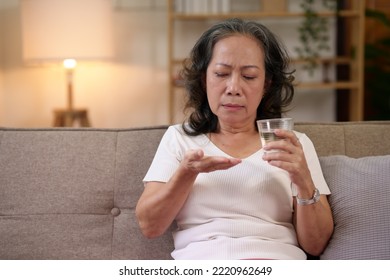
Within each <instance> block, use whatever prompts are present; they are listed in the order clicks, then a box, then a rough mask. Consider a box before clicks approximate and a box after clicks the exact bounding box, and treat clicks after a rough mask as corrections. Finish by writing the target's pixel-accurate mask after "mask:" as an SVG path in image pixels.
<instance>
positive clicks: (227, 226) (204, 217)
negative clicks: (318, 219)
mask: <svg viewBox="0 0 390 280" xmlns="http://www.w3.org/2000/svg"><path fill="white" fill-rule="evenodd" d="M295 133H296V135H297V136H298V138H299V139H300V142H301V144H302V146H303V147H304V152H305V156H306V160H307V163H308V166H309V168H310V172H311V174H312V177H313V181H314V184H315V186H316V187H317V188H318V189H319V190H320V193H321V194H329V193H330V191H329V188H328V186H327V184H326V182H325V180H324V177H323V175H322V171H321V167H320V164H319V161H318V158H317V154H316V152H315V150H314V146H313V144H312V142H311V141H310V139H309V138H308V137H307V136H306V135H305V134H302V133H299V132H295ZM259 141H260V139H259ZM199 148H201V149H203V151H204V153H205V155H209V156H211V155H215V156H226V157H230V156H229V155H227V154H226V153H224V152H223V151H222V150H220V149H219V148H218V147H217V146H216V145H214V144H213V143H212V142H211V141H210V140H209V138H208V137H207V136H206V135H200V136H196V137H192V136H187V135H186V134H184V132H183V130H182V128H181V126H180V125H174V126H171V127H169V128H168V130H167V132H166V133H165V135H164V136H163V138H162V140H161V142H160V145H159V148H158V150H157V152H156V155H155V158H154V160H153V162H152V164H151V166H150V169H149V171H148V172H147V174H146V176H145V178H144V182H148V181H158V182H167V181H168V180H169V179H170V177H171V176H172V175H173V173H174V172H175V171H176V169H177V167H178V165H179V164H180V161H181V159H182V158H183V156H184V154H185V152H186V151H187V150H189V149H199ZM263 153H264V151H263V150H262V149H261V150H259V151H257V152H255V153H254V154H252V155H250V156H249V157H247V158H244V159H242V162H241V163H240V164H238V165H236V166H234V167H232V168H230V169H228V170H220V171H214V172H210V173H201V174H199V175H198V177H197V179H196V181H195V183H194V186H193V189H192V192H191V193H190V195H189V197H188V199H187V201H186V202H185V204H184V206H183V208H182V209H181V211H180V212H179V214H178V216H177V217H176V222H177V226H178V227H177V230H176V231H175V232H174V236H173V237H174V244H175V250H174V251H173V252H172V257H173V258H174V259H253V258H255V259H258V258H260V259H305V258H306V255H305V253H304V252H303V251H302V250H301V249H300V248H299V246H298V242H297V238H296V233H295V230H294V226H293V224H292V216H293V206H292V197H293V196H294V195H296V191H295V189H294V188H292V186H291V180H290V178H289V176H288V173H287V172H286V171H284V170H282V169H280V168H277V167H273V166H271V165H270V164H268V163H267V162H266V161H264V160H262V154H263Z"/></svg>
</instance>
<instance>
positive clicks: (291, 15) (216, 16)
mask: <svg viewBox="0 0 390 280" xmlns="http://www.w3.org/2000/svg"><path fill="white" fill-rule="evenodd" d="M318 15H319V16H321V17H335V16H338V17H359V16H360V14H359V11H339V12H338V13H337V14H336V13H335V12H321V13H318ZM304 16H305V14H304V13H301V12H288V11H285V12H232V13H228V14H211V13H209V14H195V13H194V14H184V13H172V14H171V15H170V18H171V19H175V20H213V19H215V20H221V19H228V18H234V17H237V18H247V19H260V18H297V17H304Z"/></svg>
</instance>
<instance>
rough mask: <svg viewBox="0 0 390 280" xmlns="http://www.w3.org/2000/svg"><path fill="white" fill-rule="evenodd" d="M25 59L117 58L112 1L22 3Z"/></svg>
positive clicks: (41, 0) (36, 0)
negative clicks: (113, 33) (114, 48)
mask: <svg viewBox="0 0 390 280" xmlns="http://www.w3.org/2000/svg"><path fill="white" fill-rule="evenodd" d="M20 3H21V21H22V42H23V59H24V60H25V61H50V60H55V61H57V60H63V59H66V58H74V59H78V60H95V59H105V58H110V57H112V56H113V35H112V2H111V0H21V2H20Z"/></svg>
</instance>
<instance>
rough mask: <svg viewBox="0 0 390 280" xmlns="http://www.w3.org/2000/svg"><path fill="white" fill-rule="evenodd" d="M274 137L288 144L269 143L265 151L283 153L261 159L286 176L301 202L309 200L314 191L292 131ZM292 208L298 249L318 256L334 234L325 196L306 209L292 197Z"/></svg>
mask: <svg viewBox="0 0 390 280" xmlns="http://www.w3.org/2000/svg"><path fill="white" fill-rule="evenodd" d="M275 133H277V134H278V136H280V137H283V138H285V139H286V140H287V141H274V142H270V143H268V144H267V145H266V147H264V149H265V150H268V149H279V150H282V152H277V153H266V154H265V155H264V157H263V159H264V160H267V161H268V162H269V163H270V164H271V165H273V166H276V167H279V168H282V169H284V170H286V171H287V172H288V173H289V175H290V178H291V182H292V183H293V184H294V185H295V187H296V190H297V196H298V197H299V198H300V199H310V198H312V197H313V194H314V192H315V189H316V187H315V185H314V182H313V179H312V177H311V173H310V170H309V168H308V165H307V162H306V157H305V154H304V152H303V147H302V145H301V143H300V142H299V140H298V139H297V137H296V135H295V133H293V132H291V131H290V132H289V131H285V130H279V131H276V132H275ZM293 207H294V216H293V222H294V226H295V230H296V233H297V238H298V242H299V244H300V246H301V247H302V249H303V250H305V251H306V252H307V253H308V254H310V255H313V256H318V255H320V254H321V253H322V251H323V250H324V249H325V247H326V245H327V244H328V241H329V239H330V236H331V235H332V232H333V217H332V212H331V208H330V206H329V203H328V200H327V197H326V195H321V196H320V199H319V200H318V201H317V202H315V203H312V204H309V205H299V204H298V203H297V198H296V197H294V199H293Z"/></svg>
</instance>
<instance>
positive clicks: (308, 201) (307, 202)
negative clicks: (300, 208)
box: [297, 188, 320, 205]
mask: <svg viewBox="0 0 390 280" xmlns="http://www.w3.org/2000/svg"><path fill="white" fill-rule="evenodd" d="M318 200H320V191H319V190H318V189H317V188H316V189H315V190H314V194H313V197H312V198H309V199H305V198H299V197H298V195H297V203H298V204H299V205H310V204H314V203H316V202H318Z"/></svg>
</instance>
